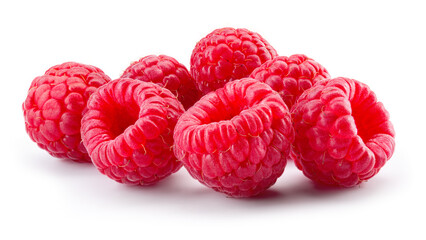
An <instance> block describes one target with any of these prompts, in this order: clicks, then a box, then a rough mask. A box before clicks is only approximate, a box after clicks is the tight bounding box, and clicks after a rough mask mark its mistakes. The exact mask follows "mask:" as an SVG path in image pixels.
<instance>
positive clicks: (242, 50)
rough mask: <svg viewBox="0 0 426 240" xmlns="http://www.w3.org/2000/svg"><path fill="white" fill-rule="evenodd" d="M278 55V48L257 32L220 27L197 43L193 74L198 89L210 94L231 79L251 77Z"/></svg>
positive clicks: (192, 58) (192, 57)
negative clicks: (251, 74) (253, 72)
mask: <svg viewBox="0 0 426 240" xmlns="http://www.w3.org/2000/svg"><path fill="white" fill-rule="evenodd" d="M276 56H277V52H276V51H275V49H274V48H273V47H272V46H271V45H270V44H269V43H268V42H267V41H266V40H265V39H264V38H262V37H261V36H260V35H259V34H257V33H255V32H251V31H249V30H247V29H243V28H238V29H234V28H221V29H216V30H214V31H213V32H211V33H210V34H208V35H207V36H206V37H205V38H203V39H201V40H200V41H199V42H198V43H197V45H196V46H195V48H194V50H193V52H192V55H191V74H192V77H193V78H194V80H195V82H196V84H197V87H198V89H199V90H200V91H201V92H202V93H203V94H206V93H208V92H210V91H213V90H215V89H218V88H221V87H223V86H224V85H225V83H227V82H229V81H232V80H235V79H241V78H245V77H248V76H249V75H250V73H251V72H252V71H253V70H254V69H255V68H257V67H259V66H260V65H261V64H262V63H264V62H266V61H267V60H270V59H272V58H274V57H276Z"/></svg>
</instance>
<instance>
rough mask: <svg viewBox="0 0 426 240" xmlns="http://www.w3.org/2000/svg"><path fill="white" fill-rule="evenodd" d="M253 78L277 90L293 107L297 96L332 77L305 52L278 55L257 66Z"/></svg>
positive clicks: (288, 104)
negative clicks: (287, 55) (286, 55)
mask: <svg viewBox="0 0 426 240" xmlns="http://www.w3.org/2000/svg"><path fill="white" fill-rule="evenodd" d="M250 77H251V78H254V79H257V80H259V81H262V82H264V83H266V84H268V85H269V86H271V87H272V89H274V90H275V91H277V92H278V93H279V94H280V96H281V97H282V98H283V100H284V102H285V103H286V104H287V106H288V108H289V109H291V107H292V106H293V104H294V103H295V102H296V100H297V98H298V97H299V96H300V95H301V94H302V93H303V92H304V91H305V90H306V89H309V88H310V87H312V85H314V84H315V83H316V82H318V81H320V80H323V79H326V78H330V75H329V74H328V72H327V70H326V69H325V68H324V67H323V66H321V65H320V64H319V63H317V62H315V61H314V60H313V59H311V58H308V57H307V56H305V55H303V54H295V55H292V56H290V57H281V56H280V57H276V58H274V59H272V60H268V61H266V62H265V63H264V64H262V65H261V66H260V67H258V68H256V69H255V70H254V71H253V72H252V73H251V75H250Z"/></svg>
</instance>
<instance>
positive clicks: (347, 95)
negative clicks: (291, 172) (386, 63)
mask: <svg viewBox="0 0 426 240" xmlns="http://www.w3.org/2000/svg"><path fill="white" fill-rule="evenodd" d="M292 114H293V121H294V122H293V124H294V128H295V131H296V139H295V142H294V147H295V148H294V150H295V152H296V153H297V158H296V159H295V163H296V165H297V167H298V168H299V169H301V170H302V171H303V173H304V174H305V175H306V176H307V177H309V178H310V179H312V180H313V181H315V182H319V183H322V184H326V185H335V186H343V187H352V186H354V185H357V184H360V183H361V182H363V181H365V180H368V179H370V178H371V177H373V176H374V175H375V174H376V173H377V172H378V171H379V170H380V168H381V167H383V165H384V164H385V162H386V161H387V160H388V159H390V157H391V156H392V154H393V151H394V148H395V141H394V136H395V132H394V129H393V126H392V123H391V122H390V121H389V113H388V112H387V111H386V109H385V108H384V106H383V104H382V103H381V102H378V101H377V98H376V95H375V94H374V92H373V91H371V90H370V88H369V87H368V86H367V85H365V84H363V83H361V82H358V81H356V80H353V79H348V78H335V79H332V80H329V81H320V82H317V83H316V84H315V85H314V86H313V87H312V88H310V89H308V90H306V91H305V92H304V93H303V94H302V95H301V96H300V98H299V100H298V101H297V103H296V104H295V105H294V107H293V110H292Z"/></svg>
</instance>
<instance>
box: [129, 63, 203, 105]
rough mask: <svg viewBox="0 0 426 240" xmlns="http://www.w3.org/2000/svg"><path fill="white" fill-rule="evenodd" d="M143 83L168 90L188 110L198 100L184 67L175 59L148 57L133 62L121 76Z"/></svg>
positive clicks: (190, 78)
mask: <svg viewBox="0 0 426 240" xmlns="http://www.w3.org/2000/svg"><path fill="white" fill-rule="evenodd" d="M121 78H132V79H137V80H141V81H144V82H153V83H156V84H158V85H159V86H161V87H165V88H167V89H169V90H170V91H171V92H172V93H173V94H175V95H176V96H177V98H178V99H179V101H180V102H181V103H182V105H183V106H184V107H185V109H188V108H189V107H191V106H192V105H193V104H194V103H195V102H196V101H197V100H198V99H199V98H200V93H199V91H198V90H197V88H196V87H195V83H194V80H193V79H192V77H191V76H190V74H189V72H188V70H187V69H186V67H185V66H184V65H182V64H180V63H179V62H178V61H177V60H176V59H174V58H172V57H169V56H165V55H160V56H155V55H149V56H146V57H143V58H141V59H140V60H139V61H136V62H133V63H132V64H131V65H130V66H129V67H128V68H127V69H126V70H125V71H124V73H123V74H122V75H121Z"/></svg>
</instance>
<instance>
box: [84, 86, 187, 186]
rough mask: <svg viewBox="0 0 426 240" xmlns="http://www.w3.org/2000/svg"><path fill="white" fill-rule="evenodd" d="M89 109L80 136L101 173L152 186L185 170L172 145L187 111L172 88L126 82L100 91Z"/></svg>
mask: <svg viewBox="0 0 426 240" xmlns="http://www.w3.org/2000/svg"><path fill="white" fill-rule="evenodd" d="M87 108H88V111H87V112H86V113H85V114H84V116H83V119H82V121H81V133H82V136H83V142H84V145H85V146H86V148H87V151H88V152H89V154H90V157H91V158H92V161H93V163H94V164H95V166H96V167H97V168H98V170H99V171H100V172H101V173H103V174H105V175H107V176H108V177H110V178H112V179H114V180H115V181H117V182H120V183H126V184H132V185H138V184H139V185H149V184H152V183H155V182H157V181H159V180H161V179H163V178H165V177H167V176H168V175H170V174H172V173H174V172H176V171H177V170H178V169H179V168H180V167H181V166H182V164H181V163H180V162H178V161H177V160H176V158H175V157H174V155H173V150H172V146H173V130H174V127H175V125H176V122H177V119H178V118H179V116H180V115H181V114H182V113H183V112H184V108H183V106H182V104H181V103H180V102H179V101H178V100H177V99H176V96H175V95H173V93H171V92H170V91H169V90H167V89H165V88H162V87H160V86H158V85H156V84H154V83H150V82H142V81H135V80H134V79H130V78H121V79H117V80H114V81H111V82H109V83H108V84H106V85H104V86H103V87H101V88H99V90H98V91H96V92H95V93H94V94H93V95H92V97H91V98H90V99H89V101H88V103H87Z"/></svg>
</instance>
